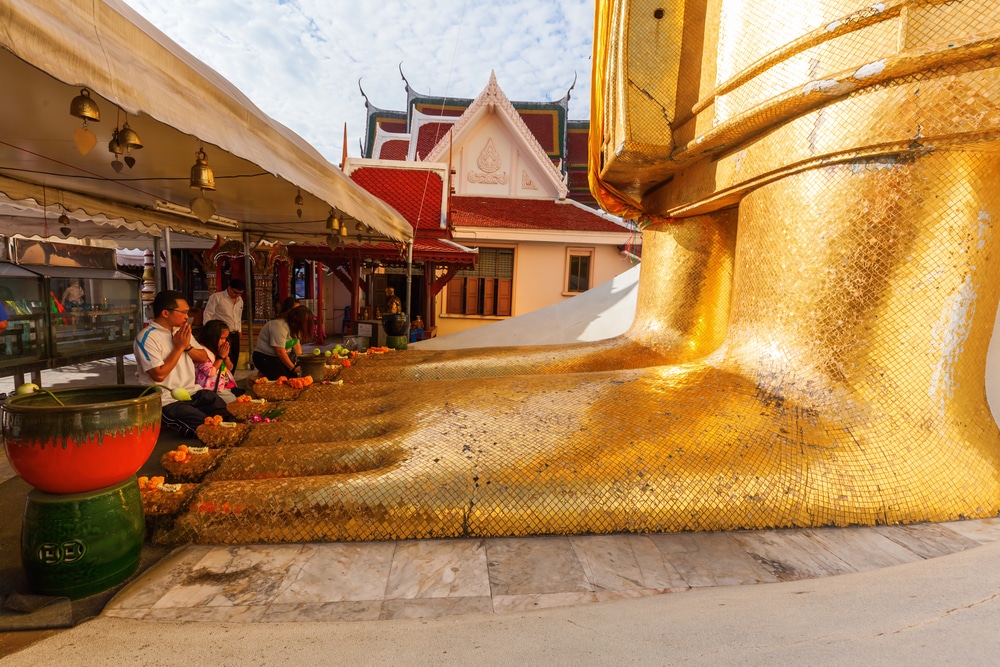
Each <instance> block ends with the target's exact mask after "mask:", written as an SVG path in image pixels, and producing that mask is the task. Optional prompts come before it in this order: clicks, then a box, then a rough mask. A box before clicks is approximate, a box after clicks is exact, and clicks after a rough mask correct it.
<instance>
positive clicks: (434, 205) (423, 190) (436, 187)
mask: <svg viewBox="0 0 1000 667" xmlns="http://www.w3.org/2000/svg"><path fill="white" fill-rule="evenodd" d="M351 180H352V181H354V182H355V183H357V184H358V185H360V186H361V187H363V188H364V189H365V190H367V191H368V192H370V193H372V194H373V195H375V196H376V197H378V198H379V199H381V200H383V201H384V202H385V203H387V204H388V205H389V206H392V207H393V208H394V209H396V210H397V211H399V212H400V214H401V215H402V216H403V217H404V218H406V220H407V222H409V223H410V224H411V225H413V228H414V229H416V230H427V231H430V230H440V229H441V192H442V183H441V176H440V175H438V174H437V173H435V172H432V171H427V170H426V169H392V168H386V167H362V168H360V169H356V170H355V171H353V172H352V173H351Z"/></svg>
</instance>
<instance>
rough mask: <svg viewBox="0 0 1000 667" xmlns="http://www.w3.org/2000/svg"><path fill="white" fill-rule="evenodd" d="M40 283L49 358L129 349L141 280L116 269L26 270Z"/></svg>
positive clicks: (139, 320) (136, 327)
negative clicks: (44, 298)
mask: <svg viewBox="0 0 1000 667" xmlns="http://www.w3.org/2000/svg"><path fill="white" fill-rule="evenodd" d="M31 268H32V270H34V271H37V272H40V273H41V274H42V276H43V277H44V279H45V289H46V290H47V292H48V297H49V309H48V310H49V313H48V314H49V318H50V319H49V323H50V332H51V333H50V339H51V346H52V350H51V354H52V356H53V357H60V358H62V357H78V356H81V355H88V356H89V355H92V354H96V353H99V352H101V351H102V350H106V351H107V352H109V353H113V352H115V351H116V350H117V349H118V348H120V347H122V346H123V345H125V346H131V344H132V341H133V340H134V339H135V336H136V333H137V332H138V330H139V327H140V326H141V324H142V302H141V297H140V293H139V289H140V281H139V280H137V279H136V278H135V277H134V276H130V275H129V274H127V273H121V272H119V271H110V270H103V269H79V268H72V267H55V266H53V267H47V268H46V267H31Z"/></svg>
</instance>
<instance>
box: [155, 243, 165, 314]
mask: <svg viewBox="0 0 1000 667" xmlns="http://www.w3.org/2000/svg"><path fill="white" fill-rule="evenodd" d="M162 267H163V263H162V262H161V261H160V237H158V236H154V237H153V287H154V289H155V290H156V293H157V294H159V293H160V292H162V291H163V272H162V271H161V268H162ZM153 317H154V318H155V317H156V315H155V314H154V316H153Z"/></svg>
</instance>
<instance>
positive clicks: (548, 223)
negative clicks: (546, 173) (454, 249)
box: [451, 197, 628, 232]
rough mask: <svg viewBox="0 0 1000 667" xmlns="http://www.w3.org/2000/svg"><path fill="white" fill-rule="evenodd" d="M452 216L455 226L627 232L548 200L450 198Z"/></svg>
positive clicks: (602, 220) (600, 218) (608, 222)
mask: <svg viewBox="0 0 1000 667" xmlns="http://www.w3.org/2000/svg"><path fill="white" fill-rule="evenodd" d="M451 219H452V223H453V224H454V225H455V226H456V227H495V228H497V229H556V230H561V231H574V232H627V231H628V230H626V229H625V228H624V227H622V226H621V225H619V224H616V223H614V222H612V221H610V220H608V219H606V218H604V217H602V216H601V215H600V214H599V213H598V212H597V211H593V212H591V211H588V210H586V209H583V208H580V207H579V206H575V205H573V204H568V203H567V204H560V203H557V202H555V201H553V200H551V199H502V198H497V197H452V198H451Z"/></svg>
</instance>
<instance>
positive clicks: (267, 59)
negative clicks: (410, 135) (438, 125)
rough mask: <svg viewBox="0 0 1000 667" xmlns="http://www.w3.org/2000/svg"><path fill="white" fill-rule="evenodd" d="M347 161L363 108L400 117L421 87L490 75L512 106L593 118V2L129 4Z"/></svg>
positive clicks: (479, 85)
mask: <svg viewBox="0 0 1000 667" xmlns="http://www.w3.org/2000/svg"><path fill="white" fill-rule="evenodd" d="M124 1H125V2H126V3H127V4H128V5H130V6H131V7H132V8H133V9H134V10H136V11H137V12H138V13H139V14H140V15H142V16H143V17H144V18H145V19H146V20H148V21H149V22H150V23H152V24H153V25H154V26H156V27H157V28H159V29H160V30H161V31H163V32H164V33H166V35H167V36H169V37H170V38H171V39H173V40H174V41H175V42H177V43H178V44H180V46H181V47H183V48H184V49H185V50H187V51H188V52H190V53H191V54H192V55H194V56H195V57H196V58H198V59H199V60H201V61H203V62H204V63H206V64H207V65H209V66H210V67H212V68H213V69H215V70H216V71H217V72H219V73H220V74H221V75H222V76H223V77H225V78H226V79H228V80H229V81H230V82H231V83H233V84H234V85H235V86H236V87H237V88H239V89H240V90H241V91H242V92H243V93H244V94H245V95H246V96H247V97H249V98H250V99H251V100H252V101H253V102H254V104H256V105H257V106H258V107H259V108H260V109H261V110H262V111H264V113H266V114H268V115H269V116H271V117H272V118H274V119H275V120H277V121H279V122H280V123H282V124H284V125H286V126H288V127H289V128H291V129H292V130H294V131H295V132H296V133H298V134H299V135H300V136H302V137H303V138H304V139H305V140H306V141H308V142H309V143H310V144H312V145H313V146H314V147H315V148H316V149H317V150H319V152H320V153H322V154H323V155H324V156H325V157H326V158H327V159H328V160H329V161H330V162H332V163H334V164H339V163H340V159H341V155H342V152H341V151H342V148H341V146H342V144H343V134H344V123H345V122H346V123H347V132H348V140H347V152H348V155H350V156H355V157H356V156H360V154H361V150H360V145H359V142H360V140H361V138H362V137H363V135H364V131H365V101H364V98H363V97H362V96H361V92H360V91H359V89H358V81H359V80H360V81H361V86H362V87H363V88H364V91H365V94H367V96H368V99H369V100H370V101H371V103H372V104H373V105H375V106H376V107H380V108H382V109H392V110H403V109H404V108H405V105H406V92H405V88H404V83H403V80H402V79H401V78H400V73H399V70H400V67H402V71H403V74H405V75H406V78H407V80H408V81H409V83H410V86H411V87H412V88H413V90H415V91H417V92H419V93H423V94H427V95H435V96H449V97H460V98H474V97H476V95H478V94H479V93H480V92H481V91H482V89H483V88H485V86H486V84H487V82H488V81H489V75H490V71H491V70H493V71H495V72H496V76H497V82H498V83H499V84H500V87H501V88H502V89H503V90H504V92H505V93H506V94H507V96H508V97H509V98H510V99H511V100H514V101H543V102H547V101H553V100H558V99H561V98H562V97H563V96H564V95H565V94H566V91H567V89H569V87H570V86H571V85H572V84H573V79H574V76H575V77H576V86H575V87H574V88H573V91H572V93H571V97H570V106H569V117H570V118H571V119H587V118H588V117H589V114H590V60H591V49H592V43H593V25H594V0H478V1H475V2H470V1H469V0H239V1H237V0H185V1H183V2H181V1H175V0H166V1H165V0H124Z"/></svg>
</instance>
